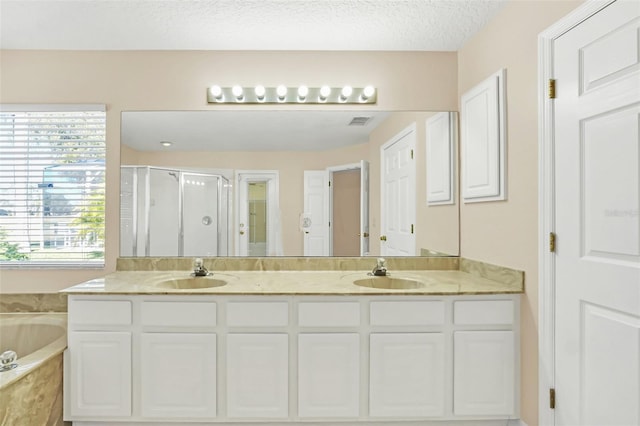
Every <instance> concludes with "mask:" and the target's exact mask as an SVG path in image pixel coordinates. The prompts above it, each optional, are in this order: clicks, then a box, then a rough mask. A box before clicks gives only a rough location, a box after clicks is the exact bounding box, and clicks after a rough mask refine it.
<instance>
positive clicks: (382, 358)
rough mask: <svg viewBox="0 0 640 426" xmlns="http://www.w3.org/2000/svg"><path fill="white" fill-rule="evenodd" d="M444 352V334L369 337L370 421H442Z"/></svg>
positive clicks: (396, 334)
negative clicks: (431, 418)
mask: <svg viewBox="0 0 640 426" xmlns="http://www.w3.org/2000/svg"><path fill="white" fill-rule="evenodd" d="M444 351H445V347H444V335H443V333H373V334H371V349H370V353H369V357H370V374H369V381H370V382H369V389H370V394H369V404H370V405H369V413H370V415H371V417H388V418H404V417H418V418H425V417H442V416H443V415H444V403H445V387H444V384H445V382H444V378H445V371H446V366H445V363H444Z"/></svg>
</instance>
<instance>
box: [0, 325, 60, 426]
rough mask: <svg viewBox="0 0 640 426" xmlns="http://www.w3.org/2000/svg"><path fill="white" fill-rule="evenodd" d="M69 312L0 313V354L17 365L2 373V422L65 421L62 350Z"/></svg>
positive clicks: (44, 422) (0, 422)
mask: <svg viewBox="0 0 640 426" xmlns="http://www.w3.org/2000/svg"><path fill="white" fill-rule="evenodd" d="M66 347H67V314H61V313H28V314H27V313H16V314H0V353H2V352H4V351H6V350H12V351H15V352H16V353H17V354H18V359H17V363H18V367H16V368H14V369H12V370H9V371H4V372H0V425H13V424H16V425H18V424H20V425H43V426H44V425H58V424H62V352H63V351H64V350H65V348H66Z"/></svg>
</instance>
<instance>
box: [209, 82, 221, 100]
mask: <svg viewBox="0 0 640 426" xmlns="http://www.w3.org/2000/svg"><path fill="white" fill-rule="evenodd" d="M211 95H213V97H214V98H219V97H220V95H222V87H220V86H218V85H217V84H216V85H215V86H211Z"/></svg>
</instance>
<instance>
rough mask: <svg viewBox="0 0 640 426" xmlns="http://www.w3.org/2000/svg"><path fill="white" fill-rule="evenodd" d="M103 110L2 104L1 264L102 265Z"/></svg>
mask: <svg viewBox="0 0 640 426" xmlns="http://www.w3.org/2000/svg"><path fill="white" fill-rule="evenodd" d="M105 134H106V122H105V111H104V106H103V105H6V104H5V105H0V266H8V265H14V266H23V265H24V266H52V267H56V266H59V267H68V266H84V267H86V266H95V267H100V266H103V265H104V234H105V220H104V219H105V215H104V205H105V199H104V190H105V153H106V144H105Z"/></svg>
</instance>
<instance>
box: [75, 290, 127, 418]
mask: <svg viewBox="0 0 640 426" xmlns="http://www.w3.org/2000/svg"><path fill="white" fill-rule="evenodd" d="M131 311H132V304H131V302H130V301H128V300H112V301H104V300H99V299H98V300H81V301H77V302H75V303H74V302H72V303H70V307H69V317H68V318H69V333H68V346H69V348H73V350H69V351H68V353H67V354H66V355H65V362H66V363H67V365H68V367H69V368H66V369H65V372H66V377H65V384H66V385H67V387H69V388H70V389H67V393H69V395H68V396H69V398H68V404H67V406H66V417H76V416H77V417H83V416H99V417H102V418H116V417H124V418H126V417H128V416H131V370H132V365H131V343H132V335H131V332H130V330H129V327H130V325H131V318H132V312H131ZM69 390H70V392H69Z"/></svg>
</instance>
